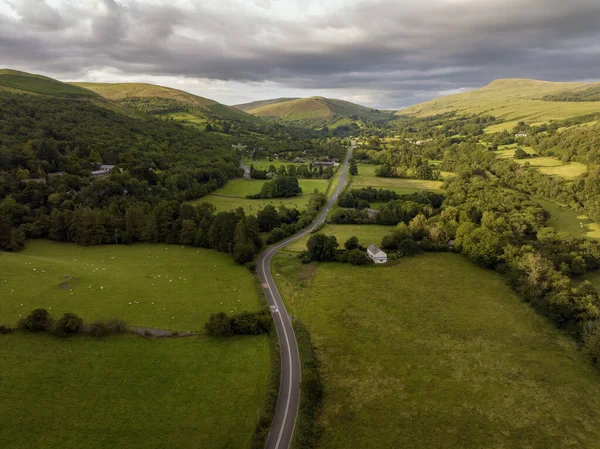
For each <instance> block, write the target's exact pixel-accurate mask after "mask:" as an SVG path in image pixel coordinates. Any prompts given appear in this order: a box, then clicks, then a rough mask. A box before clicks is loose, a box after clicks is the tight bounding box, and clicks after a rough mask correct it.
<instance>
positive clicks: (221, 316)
mask: <svg viewBox="0 0 600 449" xmlns="http://www.w3.org/2000/svg"><path fill="white" fill-rule="evenodd" d="M204 329H205V330H206V333H207V334H208V335H212V336H213V337H228V336H230V335H232V334H233V332H232V331H231V320H230V319H229V317H228V316H227V314H226V313H223V312H219V313H213V314H212V315H211V316H210V317H208V321H207V322H206V324H205V325H204Z"/></svg>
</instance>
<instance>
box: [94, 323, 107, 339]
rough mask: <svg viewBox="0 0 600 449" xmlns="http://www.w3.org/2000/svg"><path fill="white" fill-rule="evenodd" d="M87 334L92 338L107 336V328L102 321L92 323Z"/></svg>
mask: <svg viewBox="0 0 600 449" xmlns="http://www.w3.org/2000/svg"><path fill="white" fill-rule="evenodd" d="M89 333H90V334H91V335H93V336H94V337H104V336H106V335H108V334H109V331H108V326H106V323H103V322H102V321H94V322H93V323H92V324H90V329H89Z"/></svg>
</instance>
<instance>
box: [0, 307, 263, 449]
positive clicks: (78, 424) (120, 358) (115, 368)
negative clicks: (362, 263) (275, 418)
mask: <svg viewBox="0 0 600 449" xmlns="http://www.w3.org/2000/svg"><path fill="white" fill-rule="evenodd" d="M3 300H4V297H3ZM0 359H2V369H1V370H0V397H1V398H2V400H0V423H2V424H1V425H0V447H1V448H2V449H31V448H45V449H59V448H60V449H62V448H86V449H105V448H145V449H162V448H178V449H186V448H188V449H197V448H203V449H222V448H246V447H248V446H249V442H250V438H251V436H252V433H253V431H254V426H255V424H256V416H257V413H258V411H259V409H260V408H261V407H262V404H263V403H264V400H265V394H266V389H267V385H268V377H269V364H270V355H269V342H268V339H267V337H265V336H260V337H236V338H227V339H213V338H208V337H199V338H196V337H191V338H179V339H161V340H148V339H144V338H141V337H137V336H120V337H107V338H101V339H96V338H91V337H71V338H68V339H58V338H56V337H52V336H50V335H44V334H41V335H36V334H28V333H20V332H19V333H15V334H11V335H0Z"/></svg>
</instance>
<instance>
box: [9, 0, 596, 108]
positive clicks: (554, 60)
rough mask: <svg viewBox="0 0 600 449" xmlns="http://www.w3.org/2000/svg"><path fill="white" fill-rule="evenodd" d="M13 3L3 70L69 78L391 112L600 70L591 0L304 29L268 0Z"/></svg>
mask: <svg viewBox="0 0 600 449" xmlns="http://www.w3.org/2000/svg"><path fill="white" fill-rule="evenodd" d="M15 3H18V5H16V6H17V9H18V11H19V14H20V15H21V16H22V20H21V21H20V22H15V21H14V20H12V19H9V18H7V17H2V16H0V51H1V53H2V55H3V58H2V59H3V64H4V65H6V66H11V65H17V66H19V67H23V68H26V69H29V70H32V71H35V70H38V71H44V72H46V73H56V74H57V75H62V76H68V77H69V78H74V77H76V76H77V75H80V74H81V75H83V74H85V72H86V71H88V70H92V69H102V68H114V69H117V70H120V71H122V72H124V73H127V74H135V73H143V74H153V75H183V76H187V77H197V78H210V79H216V80H234V81H241V82H261V81H275V82H277V83H280V84H282V85H283V86H288V87H290V88H311V89H323V90H335V89H337V90H340V89H345V90H346V91H347V92H370V93H372V96H373V98H377V101H378V102H379V103H380V105H385V106H388V107H389V106H396V107H400V106H405V105H408V104H411V103H412V102H416V101H422V100H423V99H427V98H430V97H433V96H435V95H437V93H438V92H440V91H445V90H453V89H459V88H462V87H477V86H480V85H483V84H486V83H488V82H490V81H492V80H493V79H495V78H500V77H531V78H539V79H548V80H578V79H593V78H596V77H597V76H598V69H599V68H600V67H599V64H598V62H597V61H599V60H600V58H599V57H600V46H599V45H598V42H600V27H599V26H598V17H600V2H598V1H597V0H571V1H569V2H565V1H564V0H561V1H559V0H519V1H517V0H489V1H478V2H474V1H463V2H460V1H454V2H448V1H446V0H421V1H414V0H409V1H405V2H398V1H392V0H389V1H388V0H380V1H376V2H367V1H355V2H352V3H350V2H349V5H348V6H347V7H345V8H343V9H342V10H340V11H336V12H335V13H331V14H329V15H321V16H315V17H312V16H311V17H310V20H304V19H302V18H301V19H298V20H292V19H286V20H283V19H279V20H277V19H274V18H272V17H271V16H270V15H269V8H270V5H271V2H269V1H268V0H261V1H259V2H258V5H259V7H260V8H262V9H260V8H259V12H255V13H252V14H251V15H245V14H244V12H243V11H247V10H246V9H242V8H240V11H231V10H227V11H223V13H219V12H218V11H217V10H215V9H214V8H213V9H209V8H207V7H205V6H203V5H202V4H197V5H195V6H193V7H187V8H178V7H177V6H175V4H163V5H157V4H152V5H148V4H147V3H144V2H142V1H141V0H139V1H135V0H132V1H130V2H128V3H117V2H116V1H114V0H101V1H100V3H101V5H99V6H98V5H92V7H89V8H87V7H84V6H73V5H70V6H69V7H64V8H59V10H56V9H53V8H51V7H50V6H48V4H46V3H45V2H44V1H43V0H37V1H34V0H26V1H22V2H14V1H13V5H14V4H15ZM260 11H262V12H260ZM90 22H91V27H90V26H89V25H86V24H88V23H90ZM337 36H348V39H346V40H344V39H339V38H336V37H337Z"/></svg>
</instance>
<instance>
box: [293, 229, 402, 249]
mask: <svg viewBox="0 0 600 449" xmlns="http://www.w3.org/2000/svg"><path fill="white" fill-rule="evenodd" d="M394 229H395V226H381V225H352V224H341V225H340V224H328V225H326V226H325V227H324V228H323V229H321V230H320V231H319V232H320V233H323V234H326V235H335V237H336V238H337V241H338V243H339V244H340V246H339V249H344V242H346V240H348V239H349V238H350V237H352V236H354V237H356V238H358V242H359V244H361V245H363V246H368V245H370V244H371V243H374V244H376V245H380V244H381V239H383V237H385V236H386V235H387V234H389V233H391V232H393V231H394ZM309 238H310V235H308V236H306V237H302V238H301V239H299V240H296V241H295V242H293V243H291V244H290V245H289V246H287V247H286V250H288V251H296V252H301V251H304V250H305V249H306V243H307V242H308V239H309Z"/></svg>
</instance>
